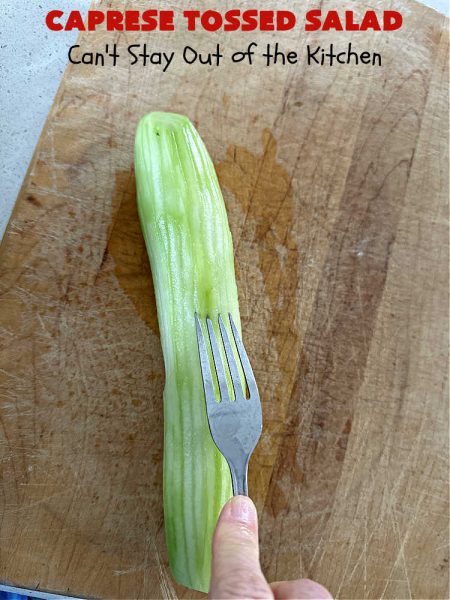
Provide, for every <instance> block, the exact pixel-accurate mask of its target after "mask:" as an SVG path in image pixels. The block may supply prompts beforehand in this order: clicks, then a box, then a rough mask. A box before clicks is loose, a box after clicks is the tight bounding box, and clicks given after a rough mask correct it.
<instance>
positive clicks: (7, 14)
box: [0, 0, 449, 239]
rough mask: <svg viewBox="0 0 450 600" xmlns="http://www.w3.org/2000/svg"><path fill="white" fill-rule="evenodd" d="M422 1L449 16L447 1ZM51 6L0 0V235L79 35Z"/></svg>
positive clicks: (42, 1)
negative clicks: (62, 27) (51, 24)
mask: <svg viewBox="0 0 450 600" xmlns="http://www.w3.org/2000/svg"><path fill="white" fill-rule="evenodd" d="M89 4H90V0H71V2H70V8H71V9H72V10H77V9H78V10H81V11H82V12H84V11H86V10H87V8H88V6H89ZM425 4H428V5H429V6H432V7H433V8H435V9H436V10H438V11H440V12H442V13H444V14H448V10H449V5H448V0H426V1H425ZM54 8H55V3H54V2H53V0H36V2H25V1H24V0H2V2H1V7H0V16H1V21H0V22H1V25H0V82H1V92H0V177H1V181H2V197H1V198H0V239H1V237H2V236H3V232H4V230H5V227H6V224H7V222H8V220H9V217H10V215H11V211H12V208H13V206H14V202H15V199H16V197H17V193H18V191H19V189H20V185H21V183H22V180H23V178H24V175H25V173H26V170H27V168H28V164H29V162H30V159H31V157H32V154H33V150H34V147H35V145H36V142H37V140H38V138H39V134H40V132H41V129H42V126H43V124H44V122H45V119H46V116H47V114H48V111H49V109H50V107H51V104H52V102H53V98H54V96H55V93H56V90H57V88H58V85H59V82H60V80H61V76H62V73H63V72H64V69H65V66H66V62H67V48H68V47H69V46H70V45H71V44H72V43H74V41H75V39H76V37H77V32H76V31H72V32H58V33H53V32H49V31H48V30H47V28H46V26H45V21H44V20H45V15H46V14H47V13H48V11H49V10H51V9H54ZM18 24H20V25H18ZM18 27H20V35H19V32H18Z"/></svg>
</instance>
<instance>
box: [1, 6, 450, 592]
mask: <svg viewBox="0 0 450 600" xmlns="http://www.w3.org/2000/svg"><path fill="white" fill-rule="evenodd" d="M110 4H111V5H113V6H114V7H115V8H117V9H119V10H121V9H123V8H124V6H125V3H124V2H121V1H120V0H117V1H116V0H114V2H111V3H110ZM185 4H186V7H188V5H190V4H191V3H190V2H189V3H185ZM216 4H217V6H219V4H218V3H216ZM141 5H142V6H141ZM236 5H239V3H237V4H236V3H234V4H233V6H236ZM168 6H170V7H172V8H175V10H179V9H178V8H177V6H176V4H175V3H173V6H172V5H169V4H168ZM192 6H193V5H192ZM211 6H213V5H211ZM220 6H221V8H222V9H224V8H226V7H228V6H230V7H231V3H228V2H225V3H223V2H222V3H220ZM271 6H272V7H275V6H276V4H275V2H271V3H268V7H269V8H270V7H271ZM285 6H286V8H289V7H292V8H293V7H294V3H293V2H292V0H291V1H287V2H286V3H285ZM309 6H311V7H312V3H309V2H307V3H306V4H305V6H304V7H302V8H304V9H305V10H306V9H307V8H308V7H309ZM358 6H359V10H362V6H360V5H358V4H356V3H355V10H356V9H357V8H358ZM374 6H375V7H383V3H381V2H375V3H374ZM136 7H137V8H144V4H143V3H140V2H136V3H134V4H133V8H136ZM393 7H394V8H396V9H398V10H401V11H402V12H403V14H404V16H405V26H404V28H403V29H402V30H400V31H399V32H395V33H389V34H373V35H372V34H367V35H364V36H361V35H360V34H358V33H353V34H349V33H347V34H321V35H320V34H301V35H299V33H298V32H295V33H294V32H293V33H284V34H283V35H282V36H279V35H278V36H277V35H276V34H270V33H264V34H256V35H252V36H251V37H249V36H248V35H246V34H238V33H233V34H225V35H222V36H221V37H220V40H219V38H217V39H216V38H215V36H214V35H211V34H204V33H200V32H198V33H195V34H194V33H193V34H192V35H190V37H189V43H190V45H192V46H198V47H199V48H202V49H204V50H208V49H213V48H214V45H215V43H216V42H217V41H220V42H221V43H222V44H223V46H224V47H225V48H226V49H227V50H228V52H231V51H232V50H237V49H241V48H242V47H245V46H246V44H247V43H248V42H249V41H253V40H254V41H256V42H258V44H260V45H261V46H262V45H263V44H266V43H268V42H274V41H280V43H281V44H282V45H284V46H285V47H286V48H288V47H289V48H291V49H298V50H299V51H300V52H301V53H303V52H304V50H305V46H306V44H307V43H311V44H312V43H316V44H326V43H330V41H332V42H333V43H334V44H336V45H339V44H341V45H346V44H347V43H348V41H349V40H351V41H352V43H353V44H354V45H356V46H359V47H361V50H363V49H366V48H371V49H373V50H376V51H379V52H381V53H382V55H383V61H384V63H383V66H382V67H381V68H373V67H359V68H358V67H335V68H326V67H322V68H320V67H308V66H307V65H305V63H304V62H302V63H300V64H299V65H296V66H286V67H283V66H277V67H272V68H270V69H266V68H265V67H257V66H253V67H249V66H244V65H234V67H233V66H229V65H227V64H224V65H223V66H222V67H220V68H219V69H214V68H213V69H210V68H206V67H199V66H195V65H193V66H191V67H186V66H183V65H182V64H181V63H179V64H176V63H175V65H174V66H173V68H171V69H170V70H168V71H167V72H166V73H161V71H160V70H158V69H157V68H136V67H133V68H131V67H126V66H124V65H120V64H119V65H118V66H116V67H115V68H108V67H103V68H99V67H97V68H95V67H90V66H76V67H75V66H71V67H69V68H68V69H67V71H66V73H65V75H64V78H63V80H62V83H61V86H60V89H59V92H58V94H57V97H56V99H55V102H54V104H53V108H52V110H51V113H50V115H49V117H48V120H47V123H46V125H45V128H44V130H43V132H42V135H41V138H40V141H39V144H38V146H37V148H36V152H35V155H34V158H33V161H32V164H31V166H30V169H29V172H28V174H27V177H26V179H25V181H24V184H23V187H22V190H21V193H20V196H19V199H18V202H17V205H16V209H15V212H14V216H13V218H12V220H11V223H10V225H9V228H8V231H7V234H6V235H5V238H4V241H3V244H2V249H1V250H2V251H1V260H0V275H1V277H0V337H1V346H0V394H1V399H2V402H1V407H0V425H1V427H0V444H1V445H0V447H1V449H2V454H1V461H0V465H1V474H2V477H1V488H0V489H1V496H0V498H1V506H0V509H1V522H0V580H3V581H8V582H10V583H15V584H17V585H24V586H28V587H36V586H38V587H40V588H43V589H50V590H56V591H63V592H68V593H71V594H74V595H86V596H94V597H102V598H124V599H125V598H176V597H178V598H197V597H201V595H200V594H196V593H193V592H191V591H189V590H185V589H182V588H180V587H179V586H176V585H175V584H174V583H173V581H172V579H171V576H170V573H169V571H168V569H167V565H166V552H165V546H164V533H163V518H162V503H161V487H162V486H161V484H162V481H161V472H162V469H161V466H162V462H161V461H162V431H163V421H162V406H161V397H162V390H163V385H164V375H163V363H162V357H161V349H160V345H159V338H158V327H157V321H156V312H155V303H154V295H153V288H152V283H151V273H150V270H149V267H148V262H147V257H146V254H145V249H144V245H143V240H142V236H141V233H140V229H139V224H138V221H137V215H136V209H135V191H134V176H133V166H132V165H133V138H134V131H135V126H136V123H137V121H138V119H139V118H140V116H142V115H143V114H144V113H146V112H148V111H150V110H171V111H176V112H181V113H186V114H188V115H189V116H190V117H191V119H192V120H193V121H194V122H195V124H196V125H197V127H198V129H199V131H200V133H201V135H202V136H203V138H204V140H205V142H206V145H207V146H208V148H209V150H210V152H211V155H212V157H213V160H214V162H215V164H216V167H217V171H218V174H219V178H220V181H221V184H222V186H223V189H224V195H225V201H226V204H227V210H228V215H229V220H230V226H231V230H232V234H233V239H234V245H235V256H236V268H237V275H238V289H239V294H240V303H241V314H242V322H243V331H244V335H245V341H246V345H247V347H248V350H249V353H250V355H251V359H252V363H253V364H254V367H255V372H256V375H257V379H258V382H259V386H260V389H261V390H262V396H263V404H264V406H263V410H264V419H265V430H264V437H263V439H262V441H261V443H260V445H259V447H258V449H257V452H256V453H255V456H254V458H253V459H252V464H251V481H250V489H251V491H252V494H253V496H254V498H255V501H256V503H257V505H258V508H259V510H260V518H261V553H262V563H263V566H264V569H265V572H266V574H267V576H268V578H269V579H271V580H274V579H284V578H290V577H299V576H308V577H312V578H316V579H317V580H319V581H320V582H322V583H324V584H325V585H327V586H328V587H329V589H330V590H331V591H332V593H333V594H334V595H335V596H336V597H338V598H354V599H361V598H417V599H419V598H420V599H425V598H427V599H428V598H429V599H436V598H448V466H449V460H448V458H449V457H448V450H449V438H448V411H447V403H446V398H447V366H448V348H447V340H448V291H447V290H448V287H447V286H448V271H447V262H448V250H447V236H448V208H447V198H448V168H447V167H448V162H447V161H448V140H447V132H448V119H447V110H448V73H447V65H448V62H447V61H448V22H447V19H445V18H444V17H443V16H441V15H439V14H438V13H435V12H433V11H432V10H431V9H427V8H425V7H423V6H421V5H419V4H415V3H413V2H406V0H405V1H404V2H403V1H400V0H397V1H396V2H394V5H393ZM322 8H324V9H326V8H335V5H333V6H331V4H330V3H328V2H327V1H325V2H323V3H322ZM113 37H115V39H113ZM331 38H332V39H331ZM112 41H116V42H117V43H118V44H120V45H123V46H124V47H125V46H126V45H127V44H129V43H140V42H143V41H147V42H148V43H151V45H152V46H154V47H155V49H164V50H169V49H177V50H180V49H182V48H183V46H184V45H185V44H186V43H188V40H187V39H186V37H184V36H182V35H181V34H177V33H176V32H175V33H173V34H170V33H164V34H159V35H152V36H151V38H149V37H148V36H147V37H145V36H144V35H142V34H121V35H116V36H112V35H111V34H106V33H101V32H99V33H95V34H93V33H89V34H84V35H82V36H81V42H80V43H82V44H83V46H85V47H86V48H92V49H101V47H102V46H103V45H104V44H105V43H111V42H112ZM363 45H364V47H362V46H363Z"/></svg>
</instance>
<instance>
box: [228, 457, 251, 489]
mask: <svg viewBox="0 0 450 600" xmlns="http://www.w3.org/2000/svg"><path fill="white" fill-rule="evenodd" d="M228 466H229V467H230V473H231V485H232V487H233V496H248V461H247V462H246V463H245V465H244V467H243V468H242V467H240V468H236V467H235V466H234V465H232V464H230V463H228Z"/></svg>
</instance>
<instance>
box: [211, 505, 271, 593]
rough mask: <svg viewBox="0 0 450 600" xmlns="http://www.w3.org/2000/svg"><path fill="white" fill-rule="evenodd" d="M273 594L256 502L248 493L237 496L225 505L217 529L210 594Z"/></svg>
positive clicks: (214, 541) (213, 548)
mask: <svg viewBox="0 0 450 600" xmlns="http://www.w3.org/2000/svg"><path fill="white" fill-rule="evenodd" d="M273 597H274V596H273V593H272V590H271V588H270V586H269V585H268V583H267V581H266V580H265V578H264V575H263V574H262V571H261V566H260V564H259V545H258V517H257V514H256V508H255V505H254V504H253V502H252V501H251V500H250V498H247V496H235V497H234V498H232V499H231V500H229V501H228V502H227V503H226V504H225V506H224V507H223V509H222V512H221V513H220V517H219V520H218V522H217V526H216V531H215V533H214V538H213V545H212V570H211V587H210V591H209V598H210V599H211V600H220V599H225V598H226V599H227V600H231V599H233V598H239V599H242V598H246V599H247V598H248V599H250V598H251V599H253V598H258V599H267V598H269V599H271V598H273Z"/></svg>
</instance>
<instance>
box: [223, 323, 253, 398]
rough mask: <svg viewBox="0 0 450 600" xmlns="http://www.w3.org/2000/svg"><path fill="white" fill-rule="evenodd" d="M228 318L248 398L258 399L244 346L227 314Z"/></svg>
mask: <svg viewBox="0 0 450 600" xmlns="http://www.w3.org/2000/svg"><path fill="white" fill-rule="evenodd" d="M228 318H229V319H230V325H231V331H232V332H233V337H234V343H235V344H236V348H237V351H238V354H239V358H240V359H241V365H242V370H243V371H244V375H245V381H246V382H247V387H248V392H249V397H250V399H254V398H259V393H258V387H257V385H256V379H255V376H254V374H253V369H252V366H251V364H250V361H249V359H248V356H247V352H246V351H245V347H244V344H243V343H242V340H241V338H240V337H239V333H238V330H237V327H236V325H235V324H234V321H233V317H232V316H231V313H228Z"/></svg>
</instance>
